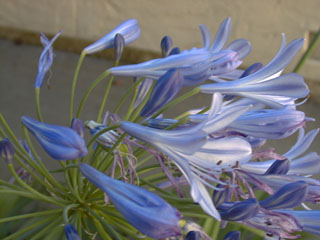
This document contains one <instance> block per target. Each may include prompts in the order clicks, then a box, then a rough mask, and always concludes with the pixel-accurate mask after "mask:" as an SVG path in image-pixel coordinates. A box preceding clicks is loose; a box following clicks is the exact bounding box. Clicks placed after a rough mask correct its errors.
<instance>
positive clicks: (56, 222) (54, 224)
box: [29, 217, 61, 240]
mask: <svg viewBox="0 0 320 240" xmlns="http://www.w3.org/2000/svg"><path fill="white" fill-rule="evenodd" d="M59 225H61V219H60V217H58V218H56V219H54V220H53V221H52V222H50V223H48V224H47V226H42V227H41V228H40V229H39V231H37V233H36V234H32V238H29V240H38V239H43V238H44V236H45V235H47V234H49V233H50V232H52V230H53V229H54V228H55V227H57V226H59Z"/></svg>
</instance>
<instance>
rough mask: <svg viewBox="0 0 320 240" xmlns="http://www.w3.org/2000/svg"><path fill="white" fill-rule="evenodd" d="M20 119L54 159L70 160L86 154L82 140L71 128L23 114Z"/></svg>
mask: <svg viewBox="0 0 320 240" xmlns="http://www.w3.org/2000/svg"><path fill="white" fill-rule="evenodd" d="M21 121H22V124H23V125H24V126H25V127H26V128H27V129H28V130H29V131H30V132H31V133H32V134H33V135H34V136H35V137H36V139H37V140H38V141H39V143H40V144H41V146H42V147H43V148H44V150H45V151H46V152H47V153H48V154H49V155H50V156H51V157H52V158H54V159H56V160H72V159H75V158H79V157H84V156H86V155H87V154H88V150H87V147H86V144H85V142H84V140H83V139H82V138H81V137H80V135H79V134H78V133H77V132H76V131H74V130H73V129H71V128H68V127H63V126H57V125H52V124H46V123H43V122H39V121H37V120H35V119H33V118H31V117H27V116H23V117H22V118H21Z"/></svg>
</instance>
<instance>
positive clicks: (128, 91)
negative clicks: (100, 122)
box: [113, 78, 145, 113]
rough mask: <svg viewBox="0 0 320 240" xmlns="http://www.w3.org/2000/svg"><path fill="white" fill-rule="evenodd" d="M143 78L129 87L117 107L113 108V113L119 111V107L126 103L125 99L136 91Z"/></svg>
mask: <svg viewBox="0 0 320 240" xmlns="http://www.w3.org/2000/svg"><path fill="white" fill-rule="evenodd" d="M144 79H145V78H140V79H139V80H138V81H136V82H135V83H134V84H132V85H131V87H130V88H129V89H128V90H127V92H126V93H125V94H124V95H123V96H122V98H121V99H120V101H119V103H118V105H117V106H116V107H115V109H114V110H113V113H117V112H118V111H119V109H120V108H121V106H122V105H123V103H124V102H125V101H126V99H127V98H128V96H129V94H130V93H131V92H132V91H134V90H135V89H136V87H137V86H138V85H139V84H140V83H141V82H142V81H143V80H144Z"/></svg>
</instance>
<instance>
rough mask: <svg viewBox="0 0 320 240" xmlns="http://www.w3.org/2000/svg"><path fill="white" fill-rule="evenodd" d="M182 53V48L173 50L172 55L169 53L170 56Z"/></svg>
mask: <svg viewBox="0 0 320 240" xmlns="http://www.w3.org/2000/svg"><path fill="white" fill-rule="evenodd" d="M179 53H180V48H178V47H175V48H172V49H171V51H170V53H169V56H171V55H176V54H179Z"/></svg>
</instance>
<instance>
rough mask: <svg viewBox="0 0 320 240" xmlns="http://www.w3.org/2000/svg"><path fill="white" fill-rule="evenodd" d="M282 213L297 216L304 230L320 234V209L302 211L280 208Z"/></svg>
mask: <svg viewBox="0 0 320 240" xmlns="http://www.w3.org/2000/svg"><path fill="white" fill-rule="evenodd" d="M278 212H280V213H285V214H289V215H291V216H293V217H295V218H296V219H297V220H298V222H299V223H300V224H301V225H302V226H303V230H304V231H306V232H309V233H312V234H315V235H318V236H320V211H319V210H312V211H302V210H301V211H300V210H297V211H296V210H278Z"/></svg>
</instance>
